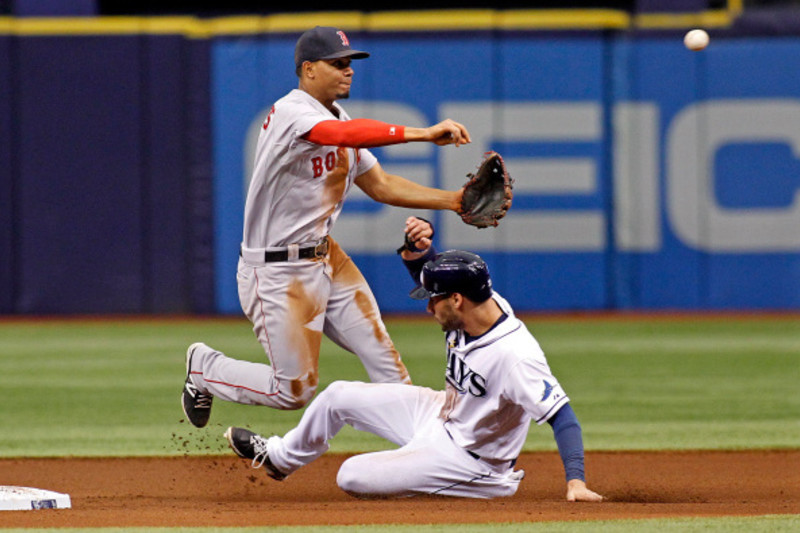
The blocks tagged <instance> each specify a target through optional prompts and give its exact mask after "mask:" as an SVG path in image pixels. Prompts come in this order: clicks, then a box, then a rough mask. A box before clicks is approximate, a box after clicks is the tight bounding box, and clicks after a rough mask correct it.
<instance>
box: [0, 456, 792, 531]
mask: <svg viewBox="0 0 800 533" xmlns="http://www.w3.org/2000/svg"><path fill="white" fill-rule="evenodd" d="M344 458H345V457H344V456H337V455H327V456H323V457H322V458H321V459H320V460H318V461H317V462H315V463H313V464H312V465H310V466H308V467H306V468H305V469H303V470H300V471H299V472H297V473H295V474H293V475H292V476H291V477H290V478H288V479H287V480H286V481H284V482H282V483H279V482H276V481H273V480H271V479H269V478H267V477H266V476H265V475H264V473H263V472H262V471H253V470H250V469H249V466H248V463H247V462H246V461H244V460H241V459H238V458H235V457H227V456H225V457H176V458H108V459H104V458H100V459H97V458H89V459H80V458H69V459H3V460H0V485H20V486H28V487H37V488H46V489H50V490H55V491H59V492H66V493H68V494H70V496H71V497H72V507H73V508H72V509H69V510H41V511H3V512H0V527H98V526H144V527H155V526H218V527H219V526H267V525H312V524H389V523H486V522H534V521H545V520H601V519H615V518H655V517H670V516H722V515H763V514H800V469H799V468H797V465H798V464H800V450H795V451H743V452H646V453H629V452H609V453H600V452H595V453H588V454H587V458H586V463H587V470H588V473H589V476H590V485H591V486H592V487H593V488H594V489H596V490H597V491H598V492H600V493H602V494H604V495H605V496H606V497H607V498H608V501H606V502H603V503H597V504H575V503H572V504H570V503H567V502H565V501H564V500H563V490H564V483H563V479H562V476H563V474H562V467H561V462H560V460H559V458H558V455H557V454H555V453H534V454H526V455H524V456H522V457H521V458H520V460H519V467H520V468H523V469H524V470H525V471H526V472H527V476H526V478H525V480H524V481H523V482H522V485H521V488H520V490H519V492H518V493H517V494H516V495H515V496H513V497H511V498H505V499H497V500H490V501H484V500H479V501H472V500H459V499H453V498H432V497H425V498H411V499H406V500H399V501H398V500H378V501H362V500H357V499H354V498H351V497H349V496H347V495H346V494H344V493H343V492H342V491H341V490H339V489H338V487H337V486H336V483H335V479H336V470H337V469H338V467H339V465H340V464H341V462H342V461H343V460H344Z"/></svg>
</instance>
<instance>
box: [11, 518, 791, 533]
mask: <svg viewBox="0 0 800 533" xmlns="http://www.w3.org/2000/svg"><path fill="white" fill-rule="evenodd" d="M798 528H800V516H796V515H788V516H782V515H777V516H758V517H730V518H671V519H652V520H609V521H592V522H537V523H519V524H452V525H448V524H441V525H397V526H297V527H258V528H254V527H245V528H231V527H224V528H219V527H205V528H178V527H176V528H97V529H94V528H93V529H89V531H91V532H92V533H256V532H263V533H300V532H303V533H306V532H308V533H364V532H368V531H382V532H386V533H495V532H502V533H523V532H524V533H545V532H546V533H633V532H636V533H639V532H642V531H654V532H658V533H664V532H666V533H670V532H681V533H687V532H688V533H693V532H698V533H700V532H703V533H705V532H720V533H727V532H729V531H747V532H748V533H760V532H764V533H781V532H787V533H788V532H790V531H797V530H798ZM2 531H4V532H7V533H44V532H50V531H53V530H52V529H2ZM58 531H59V533H82V532H84V531H87V530H86V529H72V528H65V529H59V530H58Z"/></svg>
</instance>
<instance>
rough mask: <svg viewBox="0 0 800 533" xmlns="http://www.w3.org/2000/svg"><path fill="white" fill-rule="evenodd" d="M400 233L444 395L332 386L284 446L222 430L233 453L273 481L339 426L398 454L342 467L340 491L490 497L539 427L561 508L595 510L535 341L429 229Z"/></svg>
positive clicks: (469, 262) (468, 261) (571, 427)
mask: <svg viewBox="0 0 800 533" xmlns="http://www.w3.org/2000/svg"><path fill="white" fill-rule="evenodd" d="M407 224H408V227H407V233H408V234H409V235H411V236H412V237H411V239H410V240H411V241H412V242H413V241H416V242H415V243H413V247H414V249H417V250H420V251H417V252H412V251H411V250H408V249H406V250H404V251H403V258H404V261H405V263H406V265H407V266H408V268H409V271H410V272H411V273H412V277H414V278H419V280H420V281H419V283H420V285H419V286H418V287H417V288H416V289H415V290H414V291H412V296H414V297H417V298H428V307H427V309H428V312H429V313H431V314H432V315H433V316H434V318H435V319H436V321H437V322H438V323H439V324H440V325H441V326H442V329H443V330H444V331H445V340H446V350H447V360H446V361H447V362H446V368H445V381H446V390H445V391H434V390H431V389H428V388H424V387H417V386H404V385H397V384H388V383H360V382H347V381H337V382H334V383H332V384H331V385H330V386H329V387H328V388H327V389H325V391H323V392H322V393H320V395H319V396H318V397H317V398H316V400H314V401H313V402H312V403H311V404H310V405H309V407H308V408H307V409H306V411H305V413H304V415H303V417H302V419H301V420H300V423H299V425H298V426H297V427H296V428H294V429H292V430H291V431H289V432H288V433H287V434H286V435H285V436H283V437H278V436H274V437H270V438H264V437H262V436H260V435H258V434H256V433H253V432H252V431H249V430H246V429H242V428H228V430H227V431H226V433H225V436H226V438H227V439H228V442H229V444H230V446H231V448H232V449H233V450H234V451H235V452H236V453H237V454H238V455H240V456H241V457H244V458H247V459H251V460H252V464H253V466H254V467H256V468H257V467H261V466H263V467H264V468H265V470H266V472H267V474H268V475H269V476H270V477H273V478H275V479H278V480H282V479H284V478H285V477H286V476H288V475H290V474H291V473H292V472H294V471H295V470H297V469H298V468H300V467H302V466H303V465H306V464H308V463H310V462H311V461H313V460H314V459H316V458H317V457H319V456H320V455H322V454H323V453H324V452H325V451H326V450H327V449H328V443H329V441H330V440H331V439H332V438H333V437H334V436H335V435H336V434H337V433H338V432H339V430H341V429H342V427H343V426H344V425H345V424H349V425H350V426H352V427H354V428H355V429H358V430H361V431H368V432H370V433H374V434H376V435H379V436H381V437H383V438H385V439H387V440H389V441H391V442H393V443H395V444H397V445H398V446H399V448H397V449H394V450H389V451H380V452H375V453H367V454H363V455H357V456H355V457H352V458H350V459H348V460H346V461H345V462H344V464H343V465H342V467H341V469H340V470H339V473H338V476H337V483H338V485H339V486H340V487H341V488H342V489H343V490H344V491H346V492H347V493H349V494H352V495H354V496H359V497H403V496H413V495H418V494H440V495H446V496H461V497H471V498H492V497H497V496H511V495H513V494H514V493H515V492H516V491H517V488H518V486H519V483H520V481H521V480H522V478H523V476H524V472H523V471H521V470H514V464H515V462H516V459H517V456H518V455H519V453H520V451H521V450H522V447H523V444H524V443H525V438H526V435H527V433H528V428H529V426H530V422H531V420H533V421H535V422H536V423H537V424H543V423H545V422H548V423H549V424H550V425H551V426H552V427H553V432H554V436H555V440H556V443H557V445H558V449H559V453H560V455H561V459H562V461H563V463H564V469H565V472H566V479H567V491H566V498H567V500H568V501H601V500H602V496H600V495H599V494H597V493H596V492H594V491H592V490H590V489H589V488H587V486H586V482H585V476H584V461H583V441H582V434H581V428H580V425H579V424H578V420H577V418H576V417H575V413H574V411H573V410H572V408H571V406H570V405H569V398H568V397H567V395H566V393H565V392H564V390H563V389H562V387H561V385H560V384H559V382H558V380H557V379H556V378H555V376H553V373H552V372H551V371H550V367H549V366H548V364H547V360H546V359H545V356H544V353H543V352H542V350H541V348H540V347H539V344H538V343H537V341H536V339H535V338H534V337H533V336H532V335H531V333H530V332H529V331H528V329H527V328H526V326H525V324H524V323H523V322H522V321H520V320H519V319H518V318H517V317H516V316H514V311H513V310H512V309H511V306H510V305H509V304H508V302H507V301H506V300H504V299H503V298H502V297H501V296H500V295H499V294H497V293H496V292H494V291H493V290H492V283H491V278H490V276H489V271H488V268H487V267H486V264H485V263H484V262H483V260H482V259H481V258H480V257H478V256H477V255H475V254H473V253H470V252H464V251H457V250H451V251H447V252H443V253H441V254H436V253H435V250H433V248H432V247H430V240H429V237H430V235H431V233H432V228H431V227H430V224H429V223H427V221H425V222H423V221H421V220H420V219H416V218H412V219H409V222H408V223H407ZM420 271H421V274H420Z"/></svg>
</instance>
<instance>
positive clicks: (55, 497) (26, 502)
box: [0, 485, 72, 511]
mask: <svg viewBox="0 0 800 533" xmlns="http://www.w3.org/2000/svg"><path fill="white" fill-rule="evenodd" d="M71 507H72V502H71V501H70V499H69V494H62V493H60V492H53V491H52V490H44V489H34V488H31V487H13V486H10V485H0V511H31V510H35V509H70V508H71Z"/></svg>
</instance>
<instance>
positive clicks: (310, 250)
mask: <svg viewBox="0 0 800 533" xmlns="http://www.w3.org/2000/svg"><path fill="white" fill-rule="evenodd" d="M327 253H328V239H327V238H325V239H323V240H322V241H321V242H320V243H319V244H317V245H315V246H307V247H305V248H300V249H298V250H297V258H298V259H313V258H315V257H325V255H326V254H327ZM239 255H240V256H241V255H242V249H241V247H240V248H239ZM288 260H289V250H277V251H269V250H266V251H264V262H265V263H277V262H279V261H288Z"/></svg>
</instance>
